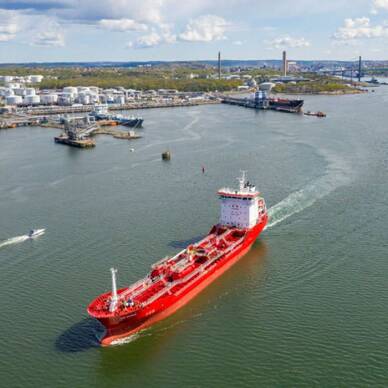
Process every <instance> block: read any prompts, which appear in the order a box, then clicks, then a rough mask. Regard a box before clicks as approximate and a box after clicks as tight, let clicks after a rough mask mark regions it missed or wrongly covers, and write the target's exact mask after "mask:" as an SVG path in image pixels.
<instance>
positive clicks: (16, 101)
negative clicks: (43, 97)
mask: <svg viewBox="0 0 388 388" xmlns="http://www.w3.org/2000/svg"><path fill="white" fill-rule="evenodd" d="M5 102H6V104H7V105H21V104H22V103H23V99H22V97H21V96H7V97H6V98H5Z"/></svg>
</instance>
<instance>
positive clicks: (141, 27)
mask: <svg viewBox="0 0 388 388" xmlns="http://www.w3.org/2000/svg"><path fill="white" fill-rule="evenodd" d="M98 25H99V26H100V27H101V28H104V29H107V30H112V31H147V29H148V27H147V25H146V24H143V23H138V22H137V21H136V20H133V19H101V20H100V21H99V22H98Z"/></svg>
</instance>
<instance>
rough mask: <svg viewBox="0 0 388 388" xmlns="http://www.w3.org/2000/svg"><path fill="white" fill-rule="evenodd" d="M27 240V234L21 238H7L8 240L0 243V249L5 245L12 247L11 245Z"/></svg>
mask: <svg viewBox="0 0 388 388" xmlns="http://www.w3.org/2000/svg"><path fill="white" fill-rule="evenodd" d="M28 239H29V236H28V234H25V235H23V236H16V237H12V238H9V239H8V240H5V241H2V242H0V248H3V247H5V246H7V245H13V244H19V243H22V242H24V241H26V240H28Z"/></svg>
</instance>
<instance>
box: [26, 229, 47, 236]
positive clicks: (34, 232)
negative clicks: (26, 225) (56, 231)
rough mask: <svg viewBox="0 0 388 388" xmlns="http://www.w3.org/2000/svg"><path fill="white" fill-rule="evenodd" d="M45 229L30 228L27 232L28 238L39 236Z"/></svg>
mask: <svg viewBox="0 0 388 388" xmlns="http://www.w3.org/2000/svg"><path fill="white" fill-rule="evenodd" d="M45 230H46V229H31V230H30V232H29V233H28V237H29V238H35V237H39V236H41V235H42V234H44V232H45Z"/></svg>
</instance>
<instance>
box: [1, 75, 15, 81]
mask: <svg viewBox="0 0 388 388" xmlns="http://www.w3.org/2000/svg"><path fill="white" fill-rule="evenodd" d="M12 80H13V76H12V75H2V76H1V77H0V81H3V82H11V81H12Z"/></svg>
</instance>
